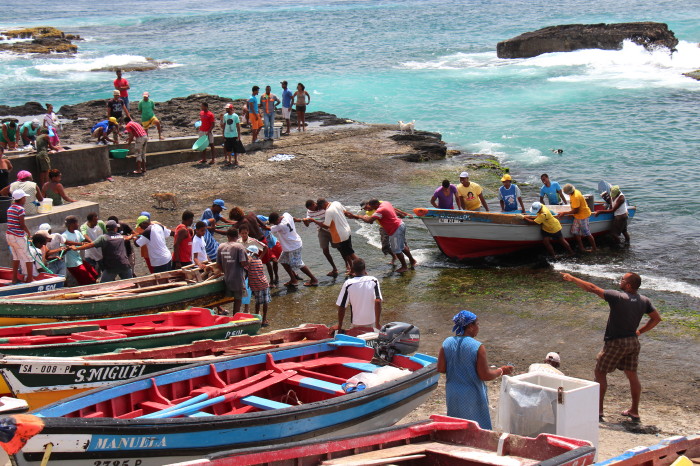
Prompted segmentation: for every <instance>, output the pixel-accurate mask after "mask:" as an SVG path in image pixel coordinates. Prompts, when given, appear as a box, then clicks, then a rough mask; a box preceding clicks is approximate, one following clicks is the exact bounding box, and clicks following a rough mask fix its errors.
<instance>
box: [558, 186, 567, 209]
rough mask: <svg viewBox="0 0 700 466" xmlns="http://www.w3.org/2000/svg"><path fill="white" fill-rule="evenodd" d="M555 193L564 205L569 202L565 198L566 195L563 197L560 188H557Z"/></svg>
mask: <svg viewBox="0 0 700 466" xmlns="http://www.w3.org/2000/svg"><path fill="white" fill-rule="evenodd" d="M557 195H559V198H560V199H561V202H563V203H564V205H567V204H569V201H567V200H566V197H564V193H563V192H562V191H561V189H558V190H557Z"/></svg>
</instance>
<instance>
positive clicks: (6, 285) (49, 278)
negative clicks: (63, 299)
mask: <svg viewBox="0 0 700 466" xmlns="http://www.w3.org/2000/svg"><path fill="white" fill-rule="evenodd" d="M65 281H66V277H63V276H61V275H54V274H52V273H46V272H41V273H39V274H38V275H37V276H36V277H34V280H33V281H31V282H29V283H24V282H19V283H12V269H11V268H8V267H0V297H1V296H14V295H19V294H26V293H37V292H40V291H41V292H45V291H52V290H57V289H59V288H63V284H64V283H65Z"/></svg>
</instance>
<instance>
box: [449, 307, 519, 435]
mask: <svg viewBox="0 0 700 466" xmlns="http://www.w3.org/2000/svg"><path fill="white" fill-rule="evenodd" d="M452 320H453V321H454V323H455V325H454V327H453V328H452V331H453V332H454V333H455V336H453V337H448V338H447V339H445V341H444V342H443V343H442V348H440V355H439V356H438V371H439V372H441V373H443V374H446V375H447V383H446V384H445V392H446V395H447V415H448V416H452V417H459V418H462V419H469V420H472V421H476V422H477V423H478V424H479V427H481V428H482V429H491V415H490V414H489V400H488V393H487V391H486V384H485V383H484V382H486V381H489V380H493V379H495V378H497V377H500V376H502V375H503V374H506V375H508V374H511V373H512V372H513V366H501V367H499V368H497V369H491V368H490V367H489V363H488V360H487V359H486V348H484V346H483V345H482V344H481V342H479V341H477V340H475V339H474V338H476V336H477V335H478V333H479V320H478V319H477V317H476V314H474V313H473V312H469V311H460V312H459V314H457V315H455V316H454V317H453V318H452Z"/></svg>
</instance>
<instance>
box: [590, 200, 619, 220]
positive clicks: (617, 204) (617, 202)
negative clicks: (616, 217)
mask: <svg viewBox="0 0 700 466" xmlns="http://www.w3.org/2000/svg"><path fill="white" fill-rule="evenodd" d="M624 202H625V196H624V195H623V194H620V195H619V196H617V198H616V199H615V203H614V204H613V205H612V207H610V208H609V209H602V210H597V211H595V212H593V216H594V217H597V216H598V215H600V214H609V213H611V212H615V211H616V210H617V209H618V208H619V207H620V206H621V205H622V204H623V203H624Z"/></svg>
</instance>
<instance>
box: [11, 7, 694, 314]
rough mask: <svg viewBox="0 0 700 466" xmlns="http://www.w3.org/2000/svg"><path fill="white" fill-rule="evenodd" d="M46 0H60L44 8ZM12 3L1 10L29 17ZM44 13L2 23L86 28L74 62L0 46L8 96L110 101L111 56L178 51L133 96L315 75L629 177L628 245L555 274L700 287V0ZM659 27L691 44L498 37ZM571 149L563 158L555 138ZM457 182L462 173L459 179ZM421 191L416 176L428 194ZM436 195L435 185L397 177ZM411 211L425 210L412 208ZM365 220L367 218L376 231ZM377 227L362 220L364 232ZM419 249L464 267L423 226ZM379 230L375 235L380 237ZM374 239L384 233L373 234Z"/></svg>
mask: <svg viewBox="0 0 700 466" xmlns="http://www.w3.org/2000/svg"><path fill="white" fill-rule="evenodd" d="M40 3H44V2H40ZM23 5H24V4H23V2H20V1H17V0H9V1H7V0H6V1H5V2H4V3H3V6H2V10H3V11H5V12H9V11H22V9H23ZM45 5H46V6H47V8H40V7H37V8H32V11H31V16H30V18H29V19H24V18H21V17H19V16H16V15H9V14H3V15H1V17H0V30H2V29H4V28H9V27H14V26H32V25H51V26H55V27H58V28H61V29H63V30H64V31H66V32H70V33H77V34H80V35H81V36H82V37H84V38H85V39H86V40H85V41H84V42H80V43H78V45H79V47H80V53H79V54H78V55H76V56H75V57H74V58H61V59H59V58H35V57H29V56H22V57H17V56H13V55H7V54H0V69H1V70H2V78H1V79H0V103H2V104H11V105H16V104H21V103H24V102H26V101H29V100H35V101H39V102H42V103H44V102H52V103H54V104H55V105H56V106H59V105H62V104H71V103H76V102H79V101H84V100H87V99H97V98H108V97H109V96H110V94H111V91H112V85H111V82H112V80H113V78H114V77H113V75H112V73H106V72H95V71H93V70H96V69H99V68H101V67H104V66H116V65H126V64H130V63H138V62H142V61H144V60H145V59H146V57H152V58H155V59H162V60H169V61H171V62H173V65H172V66H169V67H167V68H165V69H162V70H158V71H153V72H147V73H128V74H127V75H126V77H127V78H128V79H129V80H130V83H131V86H132V90H131V95H132V98H135V97H136V96H139V95H140V93H141V92H143V91H145V90H148V91H150V92H151V98H152V99H154V100H155V101H158V100H165V99H169V98H172V97H176V96H183V95H188V94H191V93H195V92H208V93H212V94H221V95H226V96H231V97H233V98H242V97H246V96H247V95H248V94H249V90H250V87H251V86H252V85H254V84H258V85H260V86H264V85H266V84H271V85H273V89H274V90H275V91H278V90H279V86H278V84H277V83H278V82H279V81H280V80H281V79H287V80H288V81H289V82H290V83H292V86H293V85H294V84H295V83H297V82H303V83H304V84H306V86H307V90H308V91H309V92H310V94H311V97H312V100H311V106H310V109H309V110H311V111H313V110H314V109H319V110H324V111H328V112H332V113H336V114H338V115H341V116H344V117H348V118H352V119H356V120H361V121H367V122H380V123H393V122H396V121H397V120H416V128H418V129H422V130H431V131H439V132H441V133H442V134H443V137H444V139H445V140H446V141H448V142H449V143H450V145H451V146H454V147H456V148H460V149H463V150H465V151H471V152H478V153H489V154H493V155H495V156H497V157H498V158H499V159H501V160H502V161H503V162H504V163H505V164H506V165H508V166H509V167H510V168H511V171H512V173H513V174H514V175H515V177H516V178H517V179H518V180H521V181H526V182H531V183H538V182H539V175H540V173H542V172H548V173H549V174H550V175H551V177H552V178H553V179H555V180H559V181H560V182H562V183H563V182H572V183H574V184H575V185H576V186H577V187H578V188H580V189H581V190H582V191H584V192H594V191H595V188H596V186H597V184H598V181H600V180H601V179H605V180H607V181H609V182H611V183H612V184H619V185H620V186H621V187H622V190H623V192H625V194H626V195H627V197H628V199H629V200H630V201H631V202H632V203H634V204H636V205H637V206H638V209H639V210H638V215H637V218H636V219H635V220H634V221H633V226H632V227H631V233H632V235H633V245H632V247H631V248H630V250H629V251H627V252H625V253H624V254H622V255H620V254H615V255H613V256H611V257H606V256H604V255H599V256H596V257H595V258H594V259H591V260H577V261H574V262H567V261H564V262H560V263H558V264H557V265H556V266H555V268H556V270H567V271H573V272H576V273H582V274H586V275H588V276H589V277H598V278H600V279H607V278H613V277H616V276H619V275H620V274H621V273H622V272H624V271H626V270H637V271H640V272H641V273H642V275H643V276H644V277H645V287H647V288H649V289H653V290H657V291H659V292H662V293H668V294H673V295H678V296H681V297H685V298H688V299H689V300H690V301H689V302H691V303H695V305H696V304H697V299H698V298H700V272H699V271H698V268H697V266H696V262H697V259H698V255H699V254H698V253H699V252H700V220H698V217H697V216H696V215H695V211H696V210H697V205H698V195H700V157H699V156H700V105H699V104H700V82H698V81H695V80H692V79H690V78H687V77H684V76H683V75H682V73H684V72H687V71H692V70H694V69H697V68H700V48H699V47H698V42H699V41H700V4H698V3H695V2H683V1H678V0H665V1H659V0H655V1H651V0H641V1H617V2H610V1H588V2H580V1H573V0H566V1H546V2H545V1H541V0H528V1H521V0H508V1H506V0H500V1H498V0H493V1H489V0H472V1H449V2H448V1H426V0H405V1H319V0H301V1H294V2H292V1H269V0H263V1H248V0H244V1H237V2H220V1H216V2H195V1H162V0H156V1H148V2H143V1H133V0H124V1H122V2H120V3H119V5H115V6H114V8H109V9H105V8H97V9H96V8H95V5H94V4H93V3H92V2H87V1H85V0H75V1H73V2H70V4H68V3H61V4H60V7H57V4H56V3H51V4H48V3H46V4H45ZM626 21H659V22H665V23H667V24H668V25H669V27H670V28H671V30H673V31H674V32H675V34H676V37H677V38H678V39H679V40H680V43H679V45H678V51H677V52H676V53H674V54H669V53H668V52H667V51H656V52H648V51H646V50H644V49H643V48H642V47H639V46H637V45H634V44H632V43H626V44H625V45H624V47H623V49H622V50H620V51H602V50H582V51H577V52H571V53H553V54H547V55H542V56H539V57H535V58H531V59H521V60H501V59H498V58H497V57H496V51H495V50H496V43H497V42H498V41H499V40H504V39H507V38H510V37H513V36H515V35H518V34H520V33H523V32H526V31H530V30H535V29H539V28H541V27H545V26H550V25H556V24H569V23H599V22H608V23H609V22H626ZM553 148H562V149H564V153H563V154H562V155H557V154H554V153H552V152H551V150H550V149H553ZM454 181H455V182H456V181H457V179H456V173H455V179H454ZM412 189H413V188H412ZM391 193H393V194H395V195H397V196H399V195H400V196H402V197H403V199H404V204H408V201H412V202H415V203H417V204H420V205H422V204H424V203H425V200H427V199H428V198H429V195H430V191H429V189H427V188H426V191H425V192H415V191H412V192H406V188H402V187H396V186H391V187H387V193H386V194H387V195H388V194H391ZM402 207H404V208H406V209H409V208H411V207H414V205H402ZM363 231H364V230H363ZM360 234H362V231H361V232H360ZM418 235H421V238H420V239H419V245H420V247H419V249H420V256H421V259H422V261H423V262H424V263H427V264H430V265H431V266H434V267H442V266H446V267H452V266H455V265H454V264H449V263H446V262H445V260H444V258H443V257H441V255H440V254H439V251H438V250H437V248H436V247H435V246H434V244H432V243H431V242H430V241H429V238H428V239H427V240H426V239H425V238H423V236H425V235H427V232H426V231H425V230H424V229H420V228H419V229H417V231H415V232H413V233H412V236H414V239H415V237H416V236H418ZM365 236H366V237H368V238H370V240H371V241H374V240H375V238H373V237H372V234H371V232H370V231H367V232H365ZM371 241H370V242H371Z"/></svg>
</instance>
